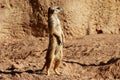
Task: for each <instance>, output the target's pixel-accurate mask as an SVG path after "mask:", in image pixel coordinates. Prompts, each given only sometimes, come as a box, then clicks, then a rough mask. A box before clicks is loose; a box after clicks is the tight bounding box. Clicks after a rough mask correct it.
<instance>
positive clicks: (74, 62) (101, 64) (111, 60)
mask: <svg viewBox="0 0 120 80" xmlns="http://www.w3.org/2000/svg"><path fill="white" fill-rule="evenodd" d="M118 60H120V58H111V59H110V60H108V61H107V63H104V62H100V63H99V64H94V63H93V64H83V63H79V62H76V61H67V60H63V62H66V63H72V64H78V65H81V66H106V65H110V64H113V63H115V62H117V61H118Z"/></svg>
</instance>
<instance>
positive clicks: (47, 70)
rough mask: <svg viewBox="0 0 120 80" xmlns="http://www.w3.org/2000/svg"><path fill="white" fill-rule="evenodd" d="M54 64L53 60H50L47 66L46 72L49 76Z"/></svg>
mask: <svg viewBox="0 0 120 80" xmlns="http://www.w3.org/2000/svg"><path fill="white" fill-rule="evenodd" d="M52 63H53V59H50V60H48V62H47V64H46V72H47V75H48V76H49V75H50V71H49V70H50V68H51V65H52Z"/></svg>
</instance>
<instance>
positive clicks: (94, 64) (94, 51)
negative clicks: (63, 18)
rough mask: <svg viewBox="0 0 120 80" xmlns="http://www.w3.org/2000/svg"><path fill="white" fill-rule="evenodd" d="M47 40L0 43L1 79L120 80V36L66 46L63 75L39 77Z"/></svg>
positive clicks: (88, 38)
mask: <svg viewBox="0 0 120 80" xmlns="http://www.w3.org/2000/svg"><path fill="white" fill-rule="evenodd" d="M47 45H48V38H33V37H32V38H31V37H30V38H28V39H26V40H15V41H11V42H9V43H8V42H3V43H0V48H1V51H0V65H2V66H0V75H1V79H2V80H21V79H22V80H41V79H44V80H48V79H52V80H53V79H58V80H61V79H64V80H68V79H69V80H74V79H76V80H77V79H78V80H98V79H101V80H105V79H106V80H117V79H120V36H119V35H90V36H85V37H83V38H78V39H74V40H72V41H71V40H67V41H66V43H65V44H64V59H63V62H62V64H61V66H60V68H59V70H60V71H61V72H62V75H59V76H58V75H55V73H54V72H53V70H52V69H51V75H50V76H46V74H38V73H36V71H39V70H40V69H41V68H42V67H43V64H44V61H45V59H44V57H45V54H46V49H47Z"/></svg>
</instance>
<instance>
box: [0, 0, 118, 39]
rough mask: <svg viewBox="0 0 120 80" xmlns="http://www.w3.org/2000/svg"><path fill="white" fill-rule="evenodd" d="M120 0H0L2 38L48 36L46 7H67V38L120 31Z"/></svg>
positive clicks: (63, 21)
mask: <svg viewBox="0 0 120 80" xmlns="http://www.w3.org/2000/svg"><path fill="white" fill-rule="evenodd" d="M119 4H120V1H119V0H112V1H111V0H87V1H86V0H64V1H63V0H14V1H12V0H1V1H0V17H1V19H0V34H1V35H0V39H7V38H23V37H27V36H29V35H32V36H35V37H38V36H46V35H47V34H46V32H48V30H47V8H48V7H49V6H51V5H59V6H61V7H63V8H64V14H62V16H61V21H62V24H63V28H64V31H65V35H66V36H67V37H81V36H83V35H88V34H100V33H110V34H119V33H120V23H119V21H120V5H119Z"/></svg>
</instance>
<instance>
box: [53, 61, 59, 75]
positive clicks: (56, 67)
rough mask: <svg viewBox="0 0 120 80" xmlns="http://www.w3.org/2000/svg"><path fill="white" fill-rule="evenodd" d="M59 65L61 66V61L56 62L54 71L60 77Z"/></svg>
mask: <svg viewBox="0 0 120 80" xmlns="http://www.w3.org/2000/svg"><path fill="white" fill-rule="evenodd" d="M59 65H60V60H59V59H57V60H55V65H54V71H55V73H56V74H57V75H60V72H58V71H57V70H58V67H59Z"/></svg>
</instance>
